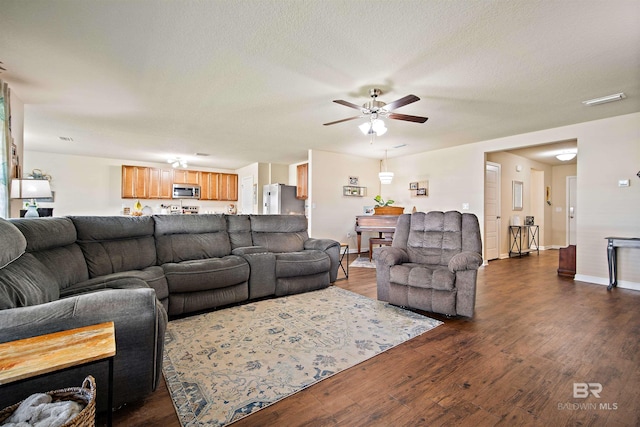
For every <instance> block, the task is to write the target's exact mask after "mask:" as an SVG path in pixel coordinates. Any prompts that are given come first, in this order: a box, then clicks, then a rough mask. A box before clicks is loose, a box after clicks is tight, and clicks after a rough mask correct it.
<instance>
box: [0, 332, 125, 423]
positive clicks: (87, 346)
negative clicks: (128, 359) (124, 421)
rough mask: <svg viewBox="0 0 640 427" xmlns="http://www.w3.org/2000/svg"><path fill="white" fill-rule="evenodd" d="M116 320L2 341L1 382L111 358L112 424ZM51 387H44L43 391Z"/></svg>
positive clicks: (110, 403)
mask: <svg viewBox="0 0 640 427" xmlns="http://www.w3.org/2000/svg"><path fill="white" fill-rule="evenodd" d="M115 355H116V341H115V328H114V325H113V322H106V323H100V324H98V325H93V326H85V327H82V328H77V329H70V330H68V331H61V332H54V333H52V334H47V335H40V336H37V337H33V338H25V339H21V340H17V341H11V342H6V343H2V344H0V385H4V384H9V383H12V382H17V381H23V380H26V379H29V378H33V377H37V376H40V375H45V374H49V373H52V372H56V371H61V370H64V369H69V368H73V367H76V366H80V365H86V364H89V363H94V362H99V361H101V360H104V359H108V361H109V394H108V402H109V405H108V407H107V408H108V414H107V417H108V420H107V422H108V424H109V425H111V421H112V417H111V416H112V407H113V357H114V356H115ZM45 391H48V390H43V392H45Z"/></svg>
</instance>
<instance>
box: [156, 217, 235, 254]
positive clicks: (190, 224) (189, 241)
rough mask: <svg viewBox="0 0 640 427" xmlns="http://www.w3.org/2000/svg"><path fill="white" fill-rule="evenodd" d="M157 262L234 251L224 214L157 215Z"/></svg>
mask: <svg viewBox="0 0 640 427" xmlns="http://www.w3.org/2000/svg"><path fill="white" fill-rule="evenodd" d="M153 218H154V221H155V223H156V230H155V237H156V241H155V244H156V251H157V258H158V264H164V263H168V262H182V261H188V260H198V259H207V258H220V257H224V256H227V255H229V254H231V244H230V242H229V235H228V233H227V223H226V221H225V218H224V217H223V216H222V215H156V216H154V217H153Z"/></svg>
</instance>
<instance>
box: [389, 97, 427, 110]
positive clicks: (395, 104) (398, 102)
mask: <svg viewBox="0 0 640 427" xmlns="http://www.w3.org/2000/svg"><path fill="white" fill-rule="evenodd" d="M416 101H420V98H418V97H417V96H415V95H407V96H405V97H404V98H400V99H397V100H395V101H393V102H390V103H388V104H387V105H385V106H384V109H385V110H387V111H391V110H395V109H396V108H400V107H402V106H404V105H407V104H411V103H412V102H416Z"/></svg>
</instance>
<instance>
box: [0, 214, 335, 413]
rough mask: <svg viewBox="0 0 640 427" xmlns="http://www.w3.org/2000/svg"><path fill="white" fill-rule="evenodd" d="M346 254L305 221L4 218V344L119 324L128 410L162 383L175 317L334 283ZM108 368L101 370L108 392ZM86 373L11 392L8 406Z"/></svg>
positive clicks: (0, 282)
mask: <svg viewBox="0 0 640 427" xmlns="http://www.w3.org/2000/svg"><path fill="white" fill-rule="evenodd" d="M339 250H340V246H339V243H338V242H336V241H334V240H329V239H313V238H309V236H308V233H307V219H306V217H304V216H302V215H292V216H285V215H157V216H145V217H117V216H113V217H97V216H71V217H56V218H37V219H12V220H9V221H7V220H3V219H0V342H8V341H12V340H16V339H20V338H27V337H31V336H36V335H41V334H44V333H50V332H55V331H60V330H64V329H71V328H75V327H80V326H86V325H91V324H96V323H101V322H106V321H114V323H115V330H116V347H117V354H116V358H115V363H114V368H115V372H114V406H115V407H119V406H121V405H123V404H125V403H127V402H132V401H135V400H139V399H141V398H142V397H144V396H146V395H147V394H149V393H150V392H151V391H153V390H154V389H155V388H156V386H157V383H158V380H159V376H160V374H161V368H162V351H163V340H164V332H165V329H166V325H167V321H168V316H185V315H189V314H192V313H196V312H199V311H204V310H211V309H216V308H219V307H224V306H227V305H230V304H235V303H242V302H245V301H249V300H254V299H257V298H264V297H271V296H281V295H288V294H293V293H300V292H306V291H311V290H315V289H321V288H324V287H327V286H329V284H330V283H331V282H333V281H335V279H336V276H337V272H338V266H339V260H338V257H339ZM106 371H107V370H106V363H105V364H104V366H100V367H99V368H96V369H92V370H91V374H92V375H94V376H95V377H96V381H97V384H98V387H99V388H100V384H106V383H107V374H106ZM86 374H87V370H86V369H81V368H79V369H72V370H69V371H65V372H61V373H56V374H52V375H48V376H46V377H42V378H40V379H35V380H29V381H25V382H22V383H19V384H9V385H5V386H2V393H1V394H0V408H3V407H6V406H8V405H10V404H13V403H15V402H16V401H18V400H20V399H23V398H24V397H26V396H27V395H29V394H30V393H33V392H36V391H48V390H53V389H57V388H62V387H69V386H77V385H80V384H81V383H82V380H83V378H84V376H85V375H86ZM98 396H102V398H100V397H99V398H98V405H99V408H102V409H106V396H105V394H104V393H103V394H100V393H99V394H98Z"/></svg>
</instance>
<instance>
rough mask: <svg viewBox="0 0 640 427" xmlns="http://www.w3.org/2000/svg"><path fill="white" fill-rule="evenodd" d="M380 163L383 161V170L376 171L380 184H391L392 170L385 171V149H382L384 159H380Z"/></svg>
mask: <svg viewBox="0 0 640 427" xmlns="http://www.w3.org/2000/svg"><path fill="white" fill-rule="evenodd" d="M381 163H384V171H380V172H379V173H378V178H379V179H380V184H391V181H393V172H388V171H387V150H384V160H382V161H381ZM380 166H381V167H380V169H382V165H380Z"/></svg>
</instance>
